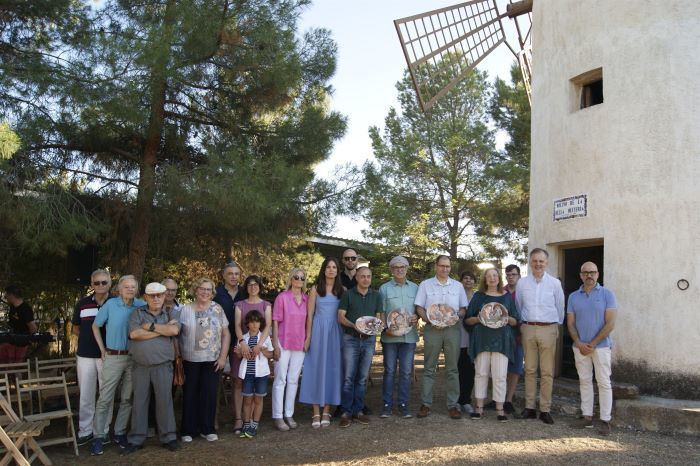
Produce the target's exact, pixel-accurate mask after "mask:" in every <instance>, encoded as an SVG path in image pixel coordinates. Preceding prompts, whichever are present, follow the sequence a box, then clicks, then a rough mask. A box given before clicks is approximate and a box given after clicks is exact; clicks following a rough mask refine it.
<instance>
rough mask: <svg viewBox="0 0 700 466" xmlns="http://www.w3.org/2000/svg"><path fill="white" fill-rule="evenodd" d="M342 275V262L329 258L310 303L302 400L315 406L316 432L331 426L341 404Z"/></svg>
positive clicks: (307, 318) (312, 293) (314, 288)
mask: <svg viewBox="0 0 700 466" xmlns="http://www.w3.org/2000/svg"><path fill="white" fill-rule="evenodd" d="M339 272H340V267H339V264H338V260H337V259H335V258H333V257H326V260H324V261H323V264H321V270H320V271H319V273H318V277H317V278H316V281H315V283H314V286H313V288H311V291H310V292H309V300H308V303H307V317H306V340H305V341H304V350H305V351H306V356H305V358H304V376H303V377H302V378H301V391H300V393H299V401H300V402H302V403H306V404H310V405H313V412H314V414H313V417H312V418H311V427H313V428H315V429H317V428H319V427H328V426H329V425H330V424H331V406H333V405H339V404H340V392H341V389H342V380H343V370H342V367H343V364H342V356H343V355H342V348H341V343H342V341H343V340H342V330H341V329H340V324H339V323H338V304H340V297H341V296H342V294H343V291H344V288H343V284H342V283H341V282H340V277H339V275H340V273H339ZM321 407H323V416H322V415H321Z"/></svg>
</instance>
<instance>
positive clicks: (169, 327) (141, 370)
mask: <svg viewBox="0 0 700 466" xmlns="http://www.w3.org/2000/svg"><path fill="white" fill-rule="evenodd" d="M165 291H166V287H165V286H164V285H162V284H160V283H156V282H154V283H149V284H148V285H146V291H145V293H144V299H145V300H146V305H145V306H142V307H139V308H138V309H136V310H135V311H134V312H133V313H132V314H131V316H129V338H130V340H131V342H130V344H129V354H130V355H131V357H132V358H133V360H134V367H133V385H134V401H133V415H132V416H131V430H130V431H129V437H128V440H129V445H128V446H127V449H126V451H125V452H124V453H125V454H129V453H132V452H134V451H136V450H138V449H140V448H142V447H143V443H144V442H145V441H146V434H147V432H148V405H149V403H150V402H151V400H150V398H151V385H152V386H153V392H154V393H155V400H154V402H155V404H156V423H157V425H158V434H159V435H160V443H161V444H162V445H163V447H165V448H167V449H169V450H171V451H175V450H177V449H179V448H180V444H179V443H178V441H177V434H176V426H175V412H174V411H173V397H172V385H173V361H174V360H175V350H174V347H173V338H172V337H175V336H177V334H178V333H180V323H179V322H178V321H177V320H168V316H167V314H166V313H165V312H163V303H164V301H165Z"/></svg>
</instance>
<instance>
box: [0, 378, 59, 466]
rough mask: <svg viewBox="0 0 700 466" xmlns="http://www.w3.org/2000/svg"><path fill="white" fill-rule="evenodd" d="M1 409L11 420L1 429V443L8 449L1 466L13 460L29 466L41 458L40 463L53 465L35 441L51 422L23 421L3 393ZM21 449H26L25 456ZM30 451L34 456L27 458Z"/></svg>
mask: <svg viewBox="0 0 700 466" xmlns="http://www.w3.org/2000/svg"><path fill="white" fill-rule="evenodd" d="M5 380H7V376H5ZM0 408H2V411H3V413H4V415H5V416H6V417H7V418H9V419H10V422H9V423H8V424H5V425H4V426H2V427H0V442H2V444H3V445H4V446H5V448H6V449H7V451H6V452H5V456H4V457H3V458H2V460H0V466H4V465H6V464H9V463H10V461H12V460H13V459H14V460H15V462H16V463H17V464H19V465H27V466H29V464H30V463H31V462H32V461H34V460H35V459H36V458H39V461H41V463H42V464H44V465H50V464H52V463H51V460H50V459H49V457H48V456H46V453H44V450H42V449H41V447H40V446H39V444H38V443H37V442H36V440H34V438H35V437H38V436H39V435H41V433H42V431H43V430H44V428H45V427H46V426H47V425H49V421H45V420H44V421H26V420H25V421H22V420H21V419H20V418H19V416H17V413H15V411H14V410H13V409H12V406H11V405H10V403H9V402H8V401H7V398H5V396H3V395H2V394H1V393H0ZM21 447H24V455H23V454H22V453H21V452H20V450H19V449H20V448H21ZM29 449H31V450H32V452H33V453H32V456H30V457H29V458H26V455H27V453H28V450H29Z"/></svg>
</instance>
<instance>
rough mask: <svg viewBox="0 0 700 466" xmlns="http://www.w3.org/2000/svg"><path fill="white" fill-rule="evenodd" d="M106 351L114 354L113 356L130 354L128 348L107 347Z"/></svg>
mask: <svg viewBox="0 0 700 466" xmlns="http://www.w3.org/2000/svg"><path fill="white" fill-rule="evenodd" d="M105 353H107V354H109V355H112V356H126V355H127V354H129V351H128V350H115V349H109V348H107V349H106V350H105Z"/></svg>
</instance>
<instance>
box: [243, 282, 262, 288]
mask: <svg viewBox="0 0 700 466" xmlns="http://www.w3.org/2000/svg"><path fill="white" fill-rule="evenodd" d="M251 286H260V285H258V284H257V283H255V282H251V283H248V284H247V285H246V287H248V288H250V287H251Z"/></svg>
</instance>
